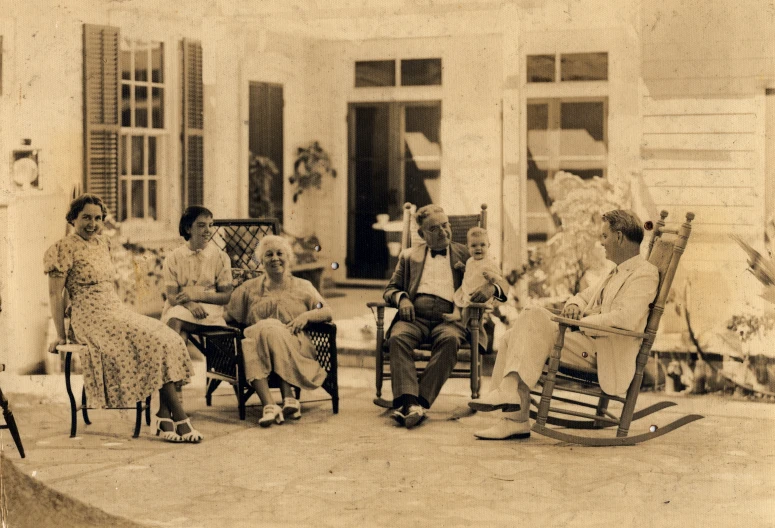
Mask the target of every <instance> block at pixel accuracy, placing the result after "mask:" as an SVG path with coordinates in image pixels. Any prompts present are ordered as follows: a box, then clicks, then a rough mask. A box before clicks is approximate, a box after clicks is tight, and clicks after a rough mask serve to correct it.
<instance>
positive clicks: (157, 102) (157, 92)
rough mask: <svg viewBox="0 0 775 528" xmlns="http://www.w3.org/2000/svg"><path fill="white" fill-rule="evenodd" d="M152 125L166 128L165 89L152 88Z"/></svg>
mask: <svg viewBox="0 0 775 528" xmlns="http://www.w3.org/2000/svg"><path fill="white" fill-rule="evenodd" d="M151 96H152V99H151V125H152V126H153V128H164V89H163V88H151Z"/></svg>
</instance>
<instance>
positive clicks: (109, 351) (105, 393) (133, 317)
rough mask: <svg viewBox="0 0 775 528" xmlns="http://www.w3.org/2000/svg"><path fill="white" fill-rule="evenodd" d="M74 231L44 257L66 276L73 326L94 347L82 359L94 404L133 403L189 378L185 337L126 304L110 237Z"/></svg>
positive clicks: (48, 269) (49, 269) (53, 271)
mask: <svg viewBox="0 0 775 528" xmlns="http://www.w3.org/2000/svg"><path fill="white" fill-rule="evenodd" d="M93 240H94V242H93V243H92V242H87V241H86V240H84V239H83V238H81V237H80V236H79V235H78V234H75V233H73V234H72V235H69V236H67V237H65V238H63V239H62V240H60V241H58V242H57V243H55V244H54V245H53V246H51V247H50V248H49V249H48V250H47V251H46V254H45V256H44V258H43V265H44V271H45V273H47V274H49V275H50V276H52V277H60V278H61V277H64V278H65V288H66V289H67V292H68V294H69V296H70V304H71V315H70V330H71V331H72V333H73V336H74V338H75V340H76V341H77V342H78V343H80V344H82V345H86V346H87V347H88V353H87V354H85V355H84V357H82V358H81V360H82V363H83V369H84V386H85V388H86V395H87V398H88V401H89V405H91V406H94V407H133V406H134V405H135V404H136V403H137V402H138V401H144V400H145V399H146V398H147V397H148V396H150V395H151V394H152V393H153V392H154V391H156V390H158V389H160V388H161V387H162V385H164V384H165V383H168V382H188V380H189V379H190V378H191V375H192V368H191V359H190V357H189V354H188V350H187V349H186V344H185V343H184V342H183V339H182V338H181V337H180V336H179V335H178V334H177V333H176V332H175V331H174V330H172V329H171V328H169V327H167V326H165V325H163V324H161V323H160V322H159V321H157V320H155V319H152V318H150V317H146V316H143V315H140V314H138V313H136V312H133V311H132V310H130V309H129V308H128V307H126V306H125V305H124V304H123V303H122V302H121V299H119V297H118V294H117V293H116V289H115V285H114V278H115V276H116V270H115V268H114V266H113V262H112V261H111V258H110V241H109V239H107V238H104V237H100V236H96V237H94V239H93Z"/></svg>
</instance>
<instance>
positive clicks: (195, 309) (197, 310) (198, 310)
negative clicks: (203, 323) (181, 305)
mask: <svg viewBox="0 0 775 528" xmlns="http://www.w3.org/2000/svg"><path fill="white" fill-rule="evenodd" d="M185 306H186V308H188V311H189V312H191V314H192V315H193V316H194V317H196V318H197V319H204V318H205V317H207V312H206V311H205V309H204V308H202V307H201V306H200V305H199V303H195V302H188V303H186V305H185Z"/></svg>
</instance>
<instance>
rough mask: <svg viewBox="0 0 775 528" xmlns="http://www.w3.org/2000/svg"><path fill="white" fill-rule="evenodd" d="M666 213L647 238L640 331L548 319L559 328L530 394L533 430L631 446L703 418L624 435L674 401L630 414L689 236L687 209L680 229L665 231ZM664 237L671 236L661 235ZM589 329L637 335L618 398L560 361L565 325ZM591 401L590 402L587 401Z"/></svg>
mask: <svg viewBox="0 0 775 528" xmlns="http://www.w3.org/2000/svg"><path fill="white" fill-rule="evenodd" d="M666 218H667V212H666V211H662V213H661V218H660V220H659V221H658V222H657V224H656V226H655V229H654V236H653V238H652V239H651V242H650V244H649V250H648V260H649V262H651V263H652V264H654V265H655V266H657V268H658V269H659V288H658V290H657V295H656V299H655V301H654V302H653V303H652V304H651V310H650V312H649V316H648V321H647V324H646V329H645V331H644V332H630V331H627V330H621V329H618V328H609V327H603V326H598V325H591V324H585V323H583V322H581V321H577V320H574V319H567V318H564V317H560V316H554V317H553V318H552V319H553V320H554V321H556V322H557V323H558V324H559V326H560V332H559V335H558V337H557V341H556V343H555V345H554V349H553V350H552V353H551V356H550V357H549V360H548V362H547V366H546V367H545V368H544V375H543V376H541V383H542V385H543V389H542V390H541V391H536V392H533V393H532V394H534V395H536V396H540V400H535V399H532V403H533V405H534V406H535V407H536V408H537V411H531V416H532V417H533V418H534V419H535V424H534V425H533V431H535V432H536V433H539V434H542V435H545V436H548V437H551V438H554V439H556V440H561V441H563V442H569V443H575V444H581V445H588V446H616V445H634V444H637V443H639V442H643V441H646V440H651V439H652V438H656V437H658V436H662V435H664V434H667V433H669V432H671V431H674V430H676V429H678V428H679V427H682V426H684V425H686V424H688V423H691V422H693V421H695V420H699V419H701V418H703V416H700V415H697V414H692V415H687V416H683V417H681V418H679V419H678V420H675V421H673V422H671V423H669V424H667V425H665V426H662V427H657V426H656V425H652V426H650V427H649V429H648V432H645V433H642V434H638V435H634V436H629V428H630V424H631V423H632V422H633V421H634V420H639V419H641V418H643V417H645V416H648V415H650V414H652V413H654V412H656V411H659V410H661V409H664V408H666V407H671V406H673V405H675V403H674V402H670V401H663V402H660V403H656V404H654V405H651V406H649V407H647V408H645V409H642V410H640V411H638V412H635V405H636V403H637V400H638V394H639V392H640V388H641V383H642V382H643V371H644V369H645V367H646V362H647V361H648V358H649V355H650V353H651V347H652V345H653V344H654V339H655V337H656V333H657V329H658V328H659V321H660V319H661V317H662V313H663V311H664V307H665V301H666V299H667V295H668V293H669V291H670V285H671V284H672V282H673V277H674V276H675V271H676V268H677V267H678V262H679V260H680V258H681V255H682V254H683V252H684V250H685V248H686V245H687V242H688V240H689V235H690V234H691V221H692V220H693V219H694V214H693V213H687V214H686V222H684V223H683V224H682V225H681V226H680V228H677V229H666V228H665V219H666ZM665 235H671V236H669V237H665ZM580 327H581V328H592V329H594V330H597V331H603V332H607V333H610V334H617V335H623V336H629V337H634V338H639V339H642V340H643V341H642V343H641V346H640V350H639V351H638V355H637V358H636V369H635V376H634V378H633V380H632V382H631V383H630V386H629V389H628V391H627V395H626V397H624V398H622V397H618V396H613V395H609V394H606V393H604V392H603V391H602V390H601V389H600V386H599V385H598V384H597V375H596V374H595V373H591V372H586V371H579V370H575V369H571V368H568V367H566V366H565V365H561V364H560V359H561V356H562V348H563V343H564V339H565V332H566V331H567V330H568V329H571V330H578V329H579V328H580ZM558 388H559V389H561V390H563V391H566V392H570V393H572V394H581V395H585V396H587V398H586V399H574V397H564V396H562V397H561V396H557V395H555V394H554V391H555V389H558ZM589 397H591V398H592V401H595V400H596V403H591V402H590V401H589ZM611 400H614V401H617V402H619V403H621V404H622V410H621V413H620V414H619V416H616V415H614V414H613V413H612V412H610V411H609V410H608V404H609V402H610V401H611ZM557 402H560V403H564V404H568V405H570V406H574V407H575V408H581V409H585V408H586V409H593V410H594V414H592V413H590V412H583V411H579V410H574V409H573V408H569V406H568V405H565V406H562V407H560V406H554V405H553V403H557ZM561 416H572V417H577V418H582V419H581V420H578V419H568V418H562V417H561ZM547 424H550V425H558V426H560V427H563V428H568V429H582V430H583V429H587V430H589V429H604V428H608V427H613V426H616V427H617V431H616V437H613V438H612V437H600V436H594V437H590V436H583V435H578V434H571V433H567V432H564V431H561V430H559V429H555V428H549V427H547Z"/></svg>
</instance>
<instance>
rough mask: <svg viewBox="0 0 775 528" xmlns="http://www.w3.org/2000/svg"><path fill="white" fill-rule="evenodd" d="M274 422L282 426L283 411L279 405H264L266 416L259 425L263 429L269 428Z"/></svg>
mask: <svg viewBox="0 0 775 528" xmlns="http://www.w3.org/2000/svg"><path fill="white" fill-rule="evenodd" d="M272 422H274V423H277V424H281V423H283V411H282V409H280V406H279V405H264V414H263V415H262V416H261V418H259V420H258V425H260V426H261V427H269V426H270V425H272Z"/></svg>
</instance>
